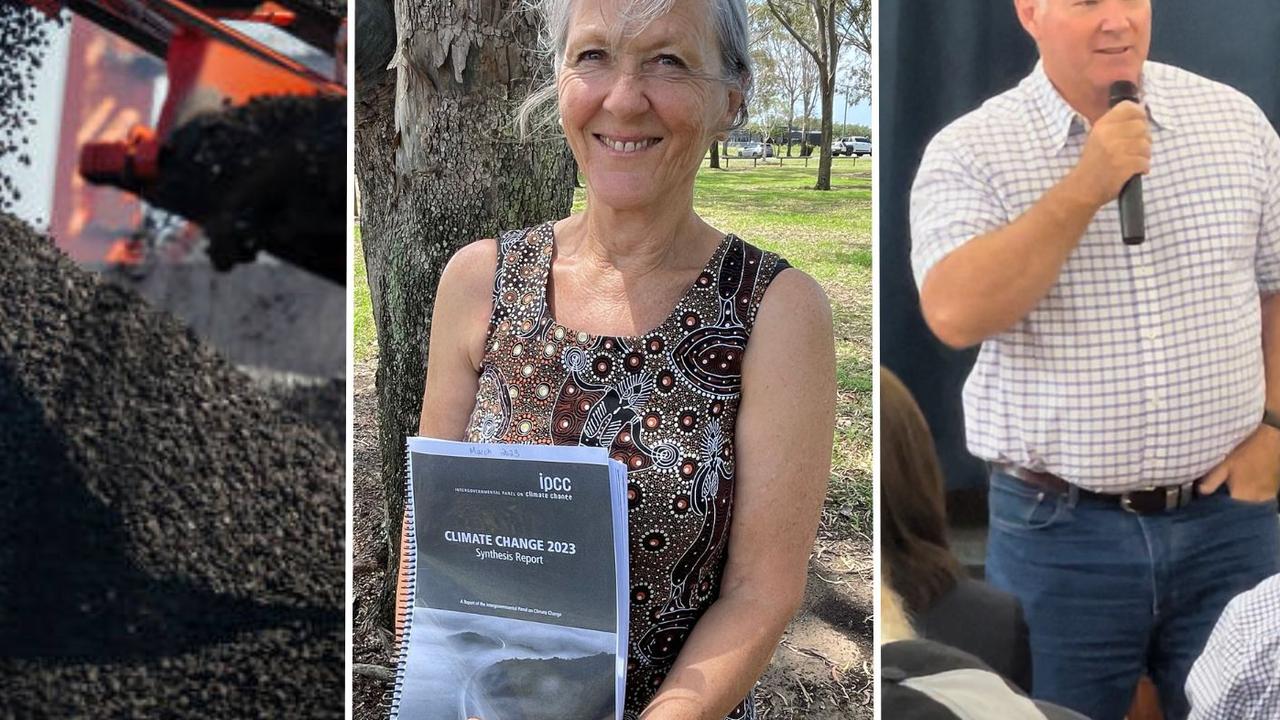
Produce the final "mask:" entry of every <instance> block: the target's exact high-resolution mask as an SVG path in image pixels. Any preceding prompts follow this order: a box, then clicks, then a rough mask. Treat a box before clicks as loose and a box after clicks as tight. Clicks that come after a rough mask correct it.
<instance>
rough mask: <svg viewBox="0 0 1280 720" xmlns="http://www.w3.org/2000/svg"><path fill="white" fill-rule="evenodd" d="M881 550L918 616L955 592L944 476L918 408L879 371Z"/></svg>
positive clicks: (896, 586) (894, 583) (896, 587)
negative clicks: (953, 588)
mask: <svg viewBox="0 0 1280 720" xmlns="http://www.w3.org/2000/svg"><path fill="white" fill-rule="evenodd" d="M880 550H881V553H882V557H883V558H884V563H885V567H886V570H887V571H888V572H886V575H887V577H888V578H889V581H890V586H891V588H892V589H893V591H894V592H895V593H897V594H898V595H899V596H900V597H901V598H902V599H903V601H904V603H905V605H906V610H907V612H909V613H910V614H912V615H919V614H920V613H922V612H924V611H926V610H928V609H929V608H930V607H931V606H932V605H933V603H935V602H937V600H938V598H940V597H942V595H943V594H945V593H946V592H947V591H949V590H950V589H951V588H952V587H954V586H955V583H956V580H957V578H959V577H960V563H959V562H957V561H956V559H955V556H953V555H952V554H951V547H950V545H949V544H948V542H947V511H946V502H945V498H944V488H943V481H942V472H941V470H939V469H938V457H937V455H936V454H935V453H934V449H933V437H932V436H931V435H930V434H929V424H928V423H927V422H925V419H924V415H923V414H922V413H921V412H920V407H919V406H918V405H916V401H915V400H914V399H913V398H912V397H911V393H910V391H908V390H907V388H906V386H905V385H903V384H902V381H901V380H899V379H898V376H896V375H894V374H893V373H892V372H890V371H889V370H887V369H885V368H880Z"/></svg>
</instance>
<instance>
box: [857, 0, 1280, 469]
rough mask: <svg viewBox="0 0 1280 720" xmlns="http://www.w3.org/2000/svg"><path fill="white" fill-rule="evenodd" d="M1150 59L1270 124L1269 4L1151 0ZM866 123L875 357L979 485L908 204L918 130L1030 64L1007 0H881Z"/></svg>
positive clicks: (948, 456)
mask: <svg viewBox="0 0 1280 720" xmlns="http://www.w3.org/2000/svg"><path fill="white" fill-rule="evenodd" d="M1152 5H1153V7H1152V14H1153V16H1154V23H1153V30H1152V42H1151V55H1150V59H1151V60H1156V61H1159V62H1165V63H1169V64H1172V65H1177V66H1179V67H1182V68H1185V69H1187V70H1191V71H1192V72H1196V73H1199V74H1201V75H1204V76H1206V77H1210V78H1213V79H1215V80H1219V81H1222V82H1224V83H1227V84H1228V85H1231V86H1232V87H1235V88H1237V89H1239V90H1241V91H1243V92H1245V93H1247V94H1248V95H1249V96H1250V97H1252V98H1253V100H1254V102H1256V103H1258V105H1259V106H1261V107H1262V109H1263V110H1264V111H1266V113H1267V115H1268V116H1269V117H1270V118H1271V122H1272V123H1273V124H1277V122H1278V121H1280V62H1278V61H1280V3H1277V2H1276V0H1230V1H1226V2H1162V1H1161V0H1153V3H1152ZM879 24H880V38H879V43H880V58H879V85H878V88H877V93H878V94H877V104H878V108H879V110H878V112H879V118H878V120H879V125H878V127H877V129H876V142H877V144H878V145H879V147H878V148H877V152H878V153H881V157H880V167H879V174H880V183H879V189H878V191H877V192H878V200H879V203H880V226H879V237H880V241H879V248H878V251H879V253H880V298H879V300H880V362H881V364H883V365H884V366H885V367H887V368H889V369H891V370H893V371H894V372H895V373H897V374H898V376H899V377H901V378H902V380H903V382H904V383H906V385H907V387H909V388H910V389H911V391H912V394H913V395H915V398H916V401H917V402H918V403H919V404H920V407H921V408H922V409H923V410H924V413H925V416H926V417H927V418H928V420H929V425H930V427H931V428H932V429H933V434H934V441H935V442H936V443H937V446H938V454H939V456H940V457H941V459H942V465H943V470H944V472H945V473H946V476H947V487H948V489H950V490H960V489H969V488H977V487H982V486H984V485H985V483H986V475H985V469H984V468H983V466H982V463H980V462H978V461H977V460H976V459H974V458H973V457H972V456H971V455H969V454H968V452H967V451H966V450H965V442H964V418H963V414H962V409H961V406H960V390H961V388H962V387H963V385H964V379H965V377H966V376H967V375H968V373H969V368H970V367H971V366H972V364H973V361H974V358H976V357H977V351H976V350H971V351H966V352H955V351H952V350H950V349H948V348H946V347H945V346H944V345H942V343H940V342H938V341H937V340H936V339H935V338H934V337H933V335H932V333H930V332H929V329H928V327H926V326H925V324H924V320H923V319H922V318H921V316H920V306H919V300H918V297H917V295H916V288H915V283H914V281H913V280H912V277H911V262H910V234H909V231H908V227H907V222H908V219H907V207H908V199H909V194H910V190H911V181H912V180H913V179H914V178H915V173H916V167H917V166H918V165H919V163H920V156H921V155H922V154H923V153H924V148H925V146H926V145H927V144H928V142H929V139H930V138H932V137H933V135H934V134H935V133H936V132H938V130H940V129H942V128H943V127H944V126H946V125H947V124H948V123H950V122H951V121H952V120H954V119H956V118H957V117H959V116H961V115H963V114H964V113H966V112H968V111H969V110H972V109H973V108H975V107H977V106H978V105H980V104H981V103H982V101H983V100H985V99H986V98H989V97H991V96H992V95H995V94H997V93H999V92H1002V91H1004V90H1006V89H1008V88H1010V87H1013V86H1014V85H1016V84H1017V83H1018V81H1019V80H1020V79H1021V78H1022V77H1023V76H1025V75H1026V74H1027V73H1028V72H1030V70H1031V68H1032V67H1033V66H1034V65H1035V61H1036V50H1035V46H1034V45H1033V44H1032V42H1031V40H1030V38H1028V37H1027V35H1026V33H1025V32H1024V31H1023V30H1022V27H1021V25H1019V24H1018V19H1017V17H1016V15H1015V14H1014V9H1013V0H883V2H881V3H880V17H879Z"/></svg>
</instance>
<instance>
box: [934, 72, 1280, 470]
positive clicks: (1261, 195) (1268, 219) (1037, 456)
mask: <svg viewBox="0 0 1280 720" xmlns="http://www.w3.org/2000/svg"><path fill="white" fill-rule="evenodd" d="M1141 85H1142V88H1143V102H1144V105H1145V106H1146V108H1147V111H1148V115H1149V117H1150V119H1151V132H1152V143H1153V147H1152V168H1151V173H1150V174H1149V175H1147V176H1145V177H1144V178H1143V185H1144V187H1143V192H1144V199H1145V203H1146V227H1147V240H1146V242H1145V243H1143V244H1142V245H1138V246H1126V245H1124V244H1123V243H1122V241H1121V239H1120V220H1119V211H1118V209H1117V204H1116V203H1115V202H1114V201H1113V202H1111V203H1109V204H1108V205H1106V206H1104V207H1103V208H1102V209H1101V210H1100V211H1099V212H1098V214H1097V215H1096V216H1095V217H1094V219H1093V221H1092V223H1091V224H1090V225H1089V228H1088V230H1087V231H1086V232H1085V234H1084V236H1083V238H1082V239H1081V240H1080V243H1079V245H1078V246H1077V248H1076V249H1075V251H1074V252H1073V254H1072V255H1071V257H1070V258H1069V259H1068V260H1067V262H1066V264H1065V265H1064V267H1063V268H1062V271H1061V274H1060V275H1059V278H1058V281H1057V283H1056V284H1055V285H1054V286H1053V287H1052V288H1051V289H1050V291H1049V293H1048V295H1047V296H1046V297H1044V298H1043V299H1042V300H1041V301H1040V303H1039V304H1038V305H1037V306H1036V307H1035V309H1034V310H1032V312H1031V313H1030V314H1029V315H1028V316H1027V317H1025V318H1024V319H1022V320H1021V321H1019V322H1018V323H1017V324H1016V325H1014V326H1013V327H1012V328H1010V329H1009V330H1007V331H1005V332H1004V333H1002V334H1000V335H998V336H996V337H994V338H991V339H989V340H987V341H986V342H985V343H984V344H983V345H982V349H981V351H980V353H979V356H978V359H977V363H976V365H975V366H974V368H973V372H972V373H971V375H970V376H969V379H968V381H967V383H966V385H965V390H964V411H965V417H966V423H965V426H966V432H967V436H968V444H969V450H970V451H971V452H972V453H973V454H975V455H977V456H978V457H981V458H984V459H986V460H989V461H994V462H1001V463H1012V464H1016V465H1020V466H1022V467H1026V468H1028V469H1031V470H1037V471H1044V472H1051V473H1054V474H1056V475H1059V476H1061V477H1064V478H1066V479H1067V480H1069V481H1071V482H1073V483H1076V484H1078V485H1080V486H1082V487H1085V488H1088V489H1092V490H1097V491H1105V492H1123V491H1127V490H1131V489H1137V488H1142V487H1146V486H1150V485H1169V484H1176V483H1180V482H1186V481H1189V480H1192V479H1194V478H1197V477H1199V476H1201V475H1203V474H1204V473H1205V472H1207V471H1208V470H1209V469H1211V468H1212V467H1213V466H1214V465H1215V464H1217V463H1218V462H1220V461H1221V460H1222V459H1223V457H1225V455H1226V454H1227V452H1228V451H1230V450H1231V449H1232V448H1233V447H1234V446H1235V445H1236V444H1238V443H1239V442H1240V441H1241V440H1243V439H1244V438H1245V437H1246V436H1247V435H1248V434H1249V433H1250V432H1251V431H1252V430H1253V429H1254V428H1256V427H1257V426H1258V422H1259V419H1260V418H1261V416H1262V409H1263V394H1264V389H1265V388H1264V377H1263V363H1262V350H1261V318H1260V310H1259V296H1260V294H1268V293H1272V292H1277V291H1280V138H1277V135H1276V132H1275V130H1274V129H1273V128H1272V127H1271V125H1270V123H1269V122H1268V121H1267V118H1266V116H1265V115H1264V114H1263V113H1262V111H1261V110H1260V109H1259V108H1258V107H1257V106H1256V105H1255V104H1254V103H1253V102H1252V101H1250V100H1249V99H1248V98H1247V97H1246V96H1244V95H1243V94H1241V93H1239V92H1237V91H1235V90H1233V89H1231V88H1229V87H1227V86H1225V85H1222V84H1220V83H1217V82H1213V81H1211V80H1208V79H1205V78H1202V77H1199V76H1197V75H1194V74H1192V73H1189V72H1186V71H1183V70H1179V69H1177V68H1173V67H1170V66H1167V65H1161V64H1159V63H1153V62H1148V63H1147V64H1146V65H1145V67H1144V69H1143V77H1142V83H1141ZM1087 133H1088V123H1087V122H1086V121H1085V120H1084V118H1082V117H1080V116H1079V115H1077V114H1076V113H1075V112H1074V111H1073V110H1072V109H1071V107H1070V106H1068V105H1067V103H1066V101H1064V100H1063V99H1062V97H1061V95H1059V94H1058V92H1057V91H1056V90H1055V89H1054V87H1053V85H1052V84H1051V83H1050V82H1049V80H1048V78H1047V77H1046V75H1045V73H1044V70H1043V68H1042V67H1041V66H1040V65H1037V66H1036V68H1035V70H1034V71H1033V72H1032V73H1031V74H1030V75H1029V76H1027V77H1026V78H1025V79H1024V80H1023V81H1022V82H1021V83H1020V84H1019V85H1018V86H1017V87H1015V88H1013V89H1011V90H1009V91H1007V92H1005V93H1003V94H1001V95H998V96H996V97H994V98H992V99H990V100H988V101H987V102H986V103H985V104H983V105H982V106H981V107H979V108H978V109H976V110H974V111H973V112H971V113H969V114H968V115H965V116H964V117H961V118H960V119H958V120H956V121H955V122H953V123H952V124H951V125H949V126H947V127H946V128H945V129H943V130H942V131H941V132H939V133H938V134H937V136H935V137H934V138H933V140H932V141H931V142H930V144H929V147H928V149H927V150H926V151H925V154H924V158H923V160H922V162H921V164H920V169H919V172H918V173H917V175H916V179H915V183H914V186H913V188H912V192H911V238H912V250H911V256H912V265H913V269H914V272H915V276H916V282H917V284H919V283H922V282H923V280H924V278H925V276H926V275H927V274H928V272H929V270H930V269H931V268H932V267H933V266H934V264H935V263H937V262H938V261H939V260H940V259H942V258H943V257H944V256H946V255H947V253H949V252H951V251H953V250H955V249H956V248H958V247H960V246H961V245H963V244H964V243H966V242H968V241H969V240H971V239H972V238H974V237H976V236H978V235H982V234H984V233H987V232H990V231H992V230H995V229H998V228H1000V227H1003V226H1005V225H1007V224H1009V223H1010V222H1012V221H1013V220H1015V219H1017V218H1018V217H1019V216H1021V215H1022V214H1023V213H1024V212H1026V211H1027V210H1028V209H1029V208H1030V207H1031V206H1032V205H1033V204H1034V203H1035V202H1036V201H1038V200H1039V199H1040V197H1041V196H1042V195H1043V194H1044V193H1045V191H1047V190H1048V189H1049V188H1050V187H1052V186H1053V185H1054V184H1055V183H1057V182H1058V181H1059V180H1061V179H1062V177H1063V176H1065V175H1066V174H1067V172H1068V171H1070V170H1071V169H1072V168H1073V167H1074V166H1075V165H1076V163H1077V161H1078V160H1079V158H1080V154H1081V151H1082V149H1083V147H1084V143H1085V139H1086V137H1087Z"/></svg>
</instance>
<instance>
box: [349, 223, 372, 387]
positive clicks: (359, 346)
mask: <svg viewBox="0 0 1280 720" xmlns="http://www.w3.org/2000/svg"><path fill="white" fill-rule="evenodd" d="M352 234H353V235H354V236H355V254H356V256H355V266H356V267H355V278H356V282H355V292H354V295H355V310H354V312H355V317H353V318H352V319H351V322H352V325H354V328H353V334H354V335H355V339H354V341H353V342H354V345H355V347H353V348H352V352H353V354H354V355H355V358H356V362H365V361H366V360H369V359H371V358H373V357H375V356H377V354H378V332H377V328H375V327H374V326H373V302H372V301H371V300H370V299H369V281H368V280H367V279H366V278H365V270H364V245H362V244H361V242H360V226H359V225H357V226H356V227H355V231H354V233H352Z"/></svg>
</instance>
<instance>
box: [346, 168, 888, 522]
mask: <svg viewBox="0 0 1280 720" xmlns="http://www.w3.org/2000/svg"><path fill="white" fill-rule="evenodd" d="M817 167H818V161H817V159H816V158H811V159H810V160H809V163H808V167H807V168H806V167H805V165H804V161H803V160H800V159H798V158H796V159H790V158H784V159H783V161H782V164H781V166H779V165H778V164H777V161H776V160H774V161H772V162H770V163H768V164H761V165H759V166H758V167H752V163H751V161H750V160H740V159H738V158H733V159H732V160H730V162H729V164H728V168H727V169H721V170H713V169H711V168H709V167H706V166H705V165H704V167H703V168H702V170H701V171H699V173H698V180H697V184H696V185H695V187H694V206H695V208H696V209H697V211H698V213H699V214H701V215H702V217H703V218H705V219H706V220H707V222H710V223H711V224H712V225H714V226H716V227H717V228H719V229H721V230H723V231H725V232H731V233H734V234H736V235H738V236H740V237H742V238H743V239H744V240H746V241H748V242H750V243H752V244H754V245H758V246H759V247H762V248H765V249H767V250H770V251H773V252H776V253H778V254H779V255H781V256H783V257H785V258H786V259H787V260H788V261H789V262H790V263H791V264H792V265H793V266H795V267H797V268H800V269H801V270H804V271H805V272H807V273H809V274H810V275H812V276H813V277H814V278H815V279H816V280H817V281H818V282H819V283H820V284H821V285H822V287H823V288H824V289H825V290H826V292H827V296H828V297H829V298H830V299H831V307H832V315H833V319H834V322H835V335H836V380H837V393H838V398H837V406H836V442H835V447H834V448H833V450H832V467H831V484H830V487H829V492H828V498H827V505H826V508H825V510H824V516H823V520H824V521H823V527H824V530H825V531H826V532H829V533H832V534H834V535H836V536H845V537H850V538H851V537H853V536H855V535H859V534H861V535H863V536H865V537H866V539H868V540H869V539H870V535H871V526H872V521H871V517H872V515H871V513H872V483H871V457H872V438H871V413H872V400H871V387H872V380H871V378H872V374H871V308H872V302H871V161H870V159H868V158H862V159H854V158H836V159H835V161H834V163H833V165H832V174H831V186H832V190H831V191H830V192H821V191H817V190H814V189H813V185H814V182H815V181H816V178H817ZM583 204H584V196H583V191H581V190H579V191H577V194H576V195H575V197H574V211H575V212H576V211H579V210H581V209H582V207H583ZM355 254H356V257H355V264H356V265H355V278H356V282H355V319H354V323H355V348H354V351H355V357H356V361H357V362H362V361H366V360H369V359H371V358H373V357H375V356H376V355H377V340H376V337H375V334H374V326H373V315H372V309H371V306H370V302H369V288H368V283H367V282H366V279H365V270H364V255H363V251H362V250H361V245H360V232H359V229H358V228H357V230H356V233H355Z"/></svg>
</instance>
